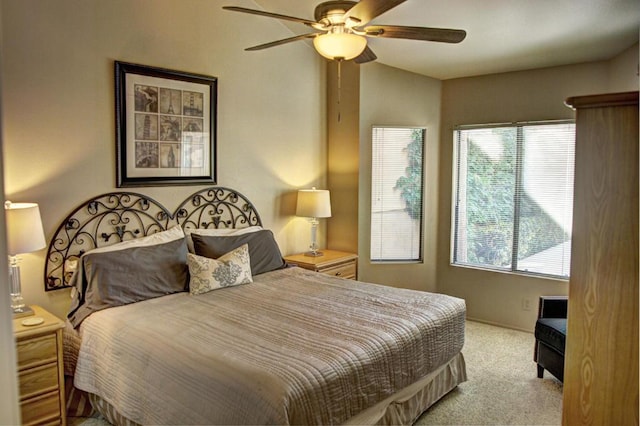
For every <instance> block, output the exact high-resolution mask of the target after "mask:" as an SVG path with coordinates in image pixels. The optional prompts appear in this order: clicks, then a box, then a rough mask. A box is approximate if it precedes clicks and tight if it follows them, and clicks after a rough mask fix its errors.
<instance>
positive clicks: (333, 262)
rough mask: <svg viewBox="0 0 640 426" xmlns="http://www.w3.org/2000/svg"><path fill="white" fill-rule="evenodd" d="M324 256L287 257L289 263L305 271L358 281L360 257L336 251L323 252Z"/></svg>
mask: <svg viewBox="0 0 640 426" xmlns="http://www.w3.org/2000/svg"><path fill="white" fill-rule="evenodd" d="M321 252H322V253H324V255H323V256H317V257H312V256H305V255H304V254H302V253H301V254H292V255H290V256H285V257H284V260H286V261H287V263H291V264H293V265H297V266H299V267H301V268H304V269H309V270H311V271H316V272H320V273H322V274H327V275H333V276H335V277H341V278H348V279H352V280H356V279H358V256H357V255H355V254H353V253H346V252H343V251H336V250H321Z"/></svg>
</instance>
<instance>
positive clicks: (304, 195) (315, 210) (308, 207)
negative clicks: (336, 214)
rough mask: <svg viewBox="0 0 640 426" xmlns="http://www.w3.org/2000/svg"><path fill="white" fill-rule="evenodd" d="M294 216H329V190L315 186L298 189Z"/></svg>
mask: <svg viewBox="0 0 640 426" xmlns="http://www.w3.org/2000/svg"><path fill="white" fill-rule="evenodd" d="M296 216H303V217H331V199H330V197H329V191H327V190H326V189H315V188H312V189H301V190H299V191H298V204H297V206H296Z"/></svg>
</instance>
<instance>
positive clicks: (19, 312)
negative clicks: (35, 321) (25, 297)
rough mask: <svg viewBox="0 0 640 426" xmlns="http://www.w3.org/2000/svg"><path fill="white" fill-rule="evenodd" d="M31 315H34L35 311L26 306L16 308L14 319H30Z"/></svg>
mask: <svg viewBox="0 0 640 426" xmlns="http://www.w3.org/2000/svg"><path fill="white" fill-rule="evenodd" d="M30 315H34V312H33V309H31V307H29V306H26V305H25V306H23V307H22V308H16V309H14V310H13V319H16V318H22V317H28V316H30Z"/></svg>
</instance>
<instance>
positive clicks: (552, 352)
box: [533, 296, 568, 382]
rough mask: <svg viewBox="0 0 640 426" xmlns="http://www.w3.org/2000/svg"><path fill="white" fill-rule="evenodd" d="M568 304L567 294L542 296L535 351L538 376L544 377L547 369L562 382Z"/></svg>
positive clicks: (534, 356) (534, 357)
mask: <svg viewBox="0 0 640 426" xmlns="http://www.w3.org/2000/svg"><path fill="white" fill-rule="evenodd" d="M567 304H568V299H567V296H541V297H540V304H539V306H538V320H537V321H536V328H535V337H536V347H535V350H534V353H533V360H534V361H535V362H536V363H537V364H538V378H542V377H543V375H544V370H547V371H548V372H549V373H551V374H553V375H554V376H555V377H556V378H557V379H558V380H560V381H561V382H562V381H563V379H564V348H565V345H566V337H567Z"/></svg>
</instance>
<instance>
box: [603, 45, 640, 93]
mask: <svg viewBox="0 0 640 426" xmlns="http://www.w3.org/2000/svg"><path fill="white" fill-rule="evenodd" d="M639 48H640V45H639V44H638V43H636V44H634V45H633V46H631V47H630V48H628V49H626V50H625V51H623V52H622V53H620V54H619V55H617V56H616V57H615V58H613V59H612V60H611V61H609V90H608V92H611V93H615V92H625V91H627V90H638V75H639V74H640V63H638V49H639ZM634 70H635V72H634Z"/></svg>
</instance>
